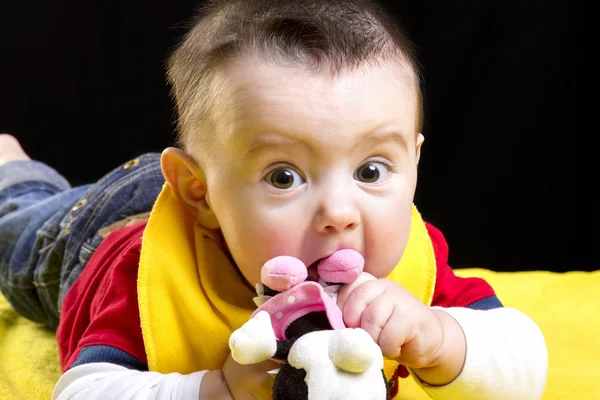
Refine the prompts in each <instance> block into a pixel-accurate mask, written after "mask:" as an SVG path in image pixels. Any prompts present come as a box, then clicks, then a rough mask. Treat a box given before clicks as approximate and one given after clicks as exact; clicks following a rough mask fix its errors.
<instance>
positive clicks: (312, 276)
mask: <svg viewBox="0 0 600 400" xmlns="http://www.w3.org/2000/svg"><path fill="white" fill-rule="evenodd" d="M321 260H322V258H319V259H318V260H317V261H315V262H314V263H312V264H310V265H309V266H308V268H307V269H306V271H307V272H308V278H306V280H307V281H312V282H318V281H319V271H318V269H317V266H318V265H319V263H320V262H321Z"/></svg>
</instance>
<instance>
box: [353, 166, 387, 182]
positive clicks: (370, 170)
mask: <svg viewBox="0 0 600 400" xmlns="http://www.w3.org/2000/svg"><path fill="white" fill-rule="evenodd" d="M388 172H389V168H388V167H387V166H386V165H385V164H383V163H380V162H373V161H370V162H367V163H365V164H363V165H361V166H360V167H358V169H357V170H356V172H355V173H354V179H356V180H358V181H360V182H365V183H375V182H378V181H379V180H381V179H385V177H386V176H387V173H388Z"/></svg>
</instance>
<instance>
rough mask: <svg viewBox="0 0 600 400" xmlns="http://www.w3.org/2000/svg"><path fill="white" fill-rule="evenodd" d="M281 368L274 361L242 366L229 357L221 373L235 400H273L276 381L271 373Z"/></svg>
mask: <svg viewBox="0 0 600 400" xmlns="http://www.w3.org/2000/svg"><path fill="white" fill-rule="evenodd" d="M279 367H280V365H279V364H278V363H276V362H275V361H272V360H267V361H263V362H260V363H258V364H250V365H242V364H239V363H238V362H237V361H235V360H234V359H233V357H232V356H231V355H229V357H228V358H227V361H225V364H224V365H223V368H222V369H221V371H222V374H223V379H224V380H225V383H226V384H227V387H228V388H229V393H230V395H231V398H232V399H233V400H251V399H252V400H271V399H272V397H273V382H274V380H275V379H274V376H273V375H271V374H269V371H272V370H275V369H277V368H279ZM219 398H220V397H219Z"/></svg>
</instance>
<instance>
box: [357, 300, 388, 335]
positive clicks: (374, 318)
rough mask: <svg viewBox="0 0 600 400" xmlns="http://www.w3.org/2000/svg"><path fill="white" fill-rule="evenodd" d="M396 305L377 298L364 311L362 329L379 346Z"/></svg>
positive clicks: (361, 322)
mask: <svg viewBox="0 0 600 400" xmlns="http://www.w3.org/2000/svg"><path fill="white" fill-rule="evenodd" d="M393 311H394V304H393V303H392V302H390V301H388V300H386V299H385V298H384V297H383V296H378V297H376V298H375V299H374V300H373V301H372V302H371V303H370V304H369V305H368V306H367V308H365V310H364V311H363V313H362V315H361V318H360V327H361V328H362V329H364V330H365V331H366V332H367V333H368V334H369V335H371V337H372V338H373V340H374V341H375V343H377V344H379V341H380V335H381V332H382V331H383V330H384V329H385V327H386V325H387V324H388V321H389V319H390V317H391V316H392V313H393Z"/></svg>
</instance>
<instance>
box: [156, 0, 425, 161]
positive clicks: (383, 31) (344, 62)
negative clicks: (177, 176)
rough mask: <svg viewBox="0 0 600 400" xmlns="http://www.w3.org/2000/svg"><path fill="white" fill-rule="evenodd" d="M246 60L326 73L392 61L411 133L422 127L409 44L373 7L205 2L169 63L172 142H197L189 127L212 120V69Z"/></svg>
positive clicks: (345, 0) (316, 1)
mask: <svg viewBox="0 0 600 400" xmlns="http://www.w3.org/2000/svg"><path fill="white" fill-rule="evenodd" d="M253 55H258V56H259V57H261V59H264V60H266V61H270V62H275V63H278V64H282V65H290V66H300V67H303V68H306V69H308V70H309V71H312V72H315V73H329V74H330V75H332V76H335V75H338V74H341V73H344V72H350V71H352V70H354V69H356V68H359V67H361V66H370V65H378V64H380V63H383V62H386V61H393V62H396V63H397V64H398V65H400V66H402V67H403V68H404V69H405V70H406V71H407V72H408V75H409V76H410V77H412V78H413V80H414V86H415V93H416V96H417V104H418V115H417V116H416V129H417V130H416V131H417V132H420V130H421V126H422V119H423V110H422V100H421V91H420V84H419V69H418V64H417V61H416V59H415V56H414V53H413V46H412V44H411V42H410V41H409V40H408V39H407V38H406V36H405V35H404V34H403V33H402V32H401V30H400V28H399V27H398V26H397V25H395V24H394V23H393V22H392V20H391V18H390V17H389V16H388V15H387V14H386V13H385V11H384V10H383V8H382V6H381V5H380V4H378V3H376V2H374V1H369V0H212V1H209V2H208V3H207V4H206V5H205V6H203V7H202V8H201V9H200V12H199V14H198V16H197V18H196V19H195V20H194V21H193V24H192V26H191V29H190V30H189V32H188V33H187V35H186V36H185V37H184V38H183V41H182V42H181V43H180V44H179V46H178V47H177V48H176V49H175V51H174V52H173V54H172V55H171V57H170V58H169V60H168V68H167V76H168V80H169V83H170V84H171V87H172V95H173V97H174V100H175V103H176V106H177V115H178V117H177V130H178V142H179V144H180V145H181V146H182V147H183V148H184V149H189V148H190V147H192V146H193V147H196V146H198V145H201V144H202V142H199V141H201V140H204V139H205V136H206V135H205V134H202V133H201V132H199V131H198V130H197V129H196V128H197V127H198V126H199V125H200V124H201V123H206V122H213V123H214V121H213V120H211V118H217V116H216V115H215V114H214V113H211V106H213V105H214V104H215V100H216V99H217V98H218V94H219V90H218V88H215V87H213V83H214V77H215V72H216V71H218V69H219V67H221V66H222V65H223V64H224V63H225V62H227V61H228V60H231V59H232V58H234V57H248V58H250V57H249V56H253ZM213 108H214V107H213ZM190 131H193V132H194V134H190Z"/></svg>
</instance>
